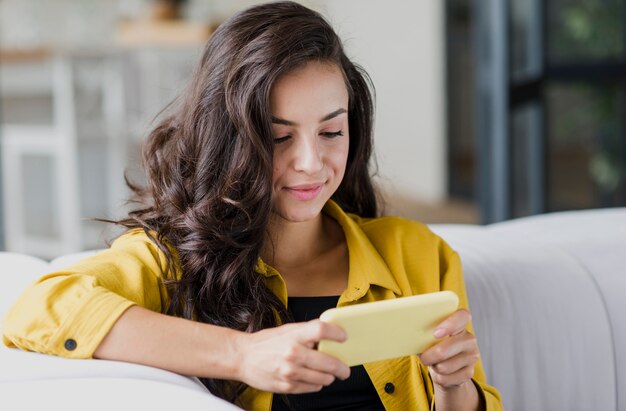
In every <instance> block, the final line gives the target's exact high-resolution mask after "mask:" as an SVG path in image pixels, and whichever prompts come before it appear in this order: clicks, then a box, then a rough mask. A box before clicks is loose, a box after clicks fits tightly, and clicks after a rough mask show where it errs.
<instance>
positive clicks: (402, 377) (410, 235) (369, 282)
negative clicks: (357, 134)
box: [3, 201, 502, 410]
mask: <svg viewBox="0 0 626 411" xmlns="http://www.w3.org/2000/svg"><path fill="white" fill-rule="evenodd" d="M324 212H325V213H326V214H327V215H329V216H331V217H333V218H334V219H335V220H337V221H338V222H339V224H340V225H341V227H342V228H343V231H344V234H345V237H346V241H347V245H348V251H349V267H350V268H349V276H348V287H347V289H346V290H345V291H344V292H343V294H342V295H341V297H340V298H339V302H338V306H345V305H351V304H358V303H363V302H368V301H377V300H386V299H391V298H398V297H402V296H409V295H415V294H423V293H429V292H435V291H441V290H451V291H454V292H455V293H456V294H457V295H458V296H459V299H460V306H461V307H463V308H467V307H468V304H467V297H466V293H465V285H464V282H463V275H462V271H461V263H460V260H459V257H458V255H457V254H456V253H455V252H454V251H453V250H452V249H451V248H450V247H449V246H448V245H447V244H446V243H445V242H444V241H443V240H441V239H440V238H439V237H437V236H436V235H435V234H433V233H432V232H431V231H430V230H428V228H427V227H426V226H424V225H423V224H420V223H417V222H413V221H408V220H404V219H401V218H398V217H381V218H373V219H367V218H360V217H358V216H355V215H351V214H346V213H345V212H343V210H341V208H340V207H339V206H338V205H337V204H335V203H334V202H332V201H329V202H328V204H327V205H326V207H325V208H324ZM176 268H177V267H176ZM257 270H258V271H259V274H260V275H263V276H265V277H266V281H267V285H268V287H269V288H270V289H271V290H272V291H273V292H274V293H275V294H276V295H277V296H278V297H279V298H280V299H281V300H282V301H283V302H284V303H285V304H286V303H287V289H286V286H285V283H284V281H283V279H282V277H281V276H280V274H279V273H278V272H277V271H276V270H274V269H273V268H272V267H270V266H269V265H267V264H265V263H263V261H261V260H259V265H258V267H257ZM167 272H168V266H167V261H166V259H165V256H164V254H163V253H162V252H161V251H160V250H159V249H158V247H156V246H155V245H154V244H153V243H152V242H151V241H150V240H149V239H148V238H147V236H146V235H145V234H144V233H143V232H142V231H140V230H135V231H130V232H128V233H126V234H124V235H122V236H121V237H119V238H118V239H117V240H116V241H115V242H114V243H113V244H112V246H111V247H110V248H109V249H107V250H104V251H102V252H100V253H98V254H96V255H95V256H93V257H90V258H88V259H85V260H83V261H81V262H79V263H77V264H75V265H73V266H71V267H69V268H67V269H65V270H63V271H59V272H56V273H52V274H48V275H46V276H44V277H42V278H41V279H39V280H38V281H37V282H35V283H34V284H33V285H31V286H30V287H28V288H27V289H26V290H25V292H24V293H23V295H22V296H21V297H20V299H19V300H18V301H17V303H16V304H15V305H14V306H13V307H12V308H11V310H9V312H8V313H7V315H6V317H5V319H4V330H3V332H4V335H3V342H4V344H6V345H7V346H9V347H19V348H21V349H24V350H30V351H37V352H41V353H46V354H53V355H59V356H63V357H71V358H92V356H93V353H94V351H95V350H96V348H97V347H98V346H99V344H100V342H101V341H102V339H103V338H104V337H105V336H106V334H107V333H108V331H109V330H110V329H111V327H112V326H113V324H114V323H115V322H116V321H117V319H118V318H119V316H120V315H121V314H122V313H123V312H124V311H125V310H126V309H127V308H129V307H130V306H132V305H134V304H138V305H141V306H143V307H145V308H148V309H151V310H153V311H157V312H165V311H166V309H167V306H168V304H169V296H168V292H167V289H166V287H165V286H164V284H163V278H164V276H165V273H167ZM468 330H469V331H470V332H472V329H471V325H470V326H469V327H468ZM68 342H69V343H68ZM365 370H366V371H367V373H368V375H369V376H370V378H371V380H372V382H373V384H374V386H375V387H376V390H377V392H378V394H379V396H380V398H381V400H382V402H383V404H384V406H385V409H388V410H417V409H423V410H428V409H429V408H430V403H431V401H432V399H433V385H432V382H431V380H430V376H429V373H428V368H427V367H425V366H424V365H423V364H421V363H420V361H419V359H418V358H417V356H415V355H413V356H408V357H402V358H397V359H392V360H387V361H379V362H374V363H369V364H365ZM473 380H474V383H475V385H476V386H477V387H478V390H479V393H480V395H481V396H482V397H483V398H484V400H485V403H486V404H487V410H501V409H502V403H501V400H500V395H499V393H498V391H497V390H496V389H494V388H493V387H490V386H489V385H487V384H486V381H485V375H484V371H483V367H482V364H481V362H480V361H479V362H478V363H477V364H476V367H475V374H474V379H473ZM388 383H392V384H393V385H394V387H395V389H394V390H393V392H392V393H387V392H386V391H385V385H386V384H388ZM271 403H272V394H271V393H268V392H262V391H259V390H256V389H254V388H248V389H247V390H246V391H245V392H244V393H243V394H242V396H241V398H240V399H239V401H238V405H240V406H242V407H244V408H245V409H254V410H270V409H271Z"/></svg>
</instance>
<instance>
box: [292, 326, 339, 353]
mask: <svg viewBox="0 0 626 411" xmlns="http://www.w3.org/2000/svg"><path fill="white" fill-rule="evenodd" d="M302 325H303V326H302V327H299V328H298V331H297V333H298V334H297V335H298V341H299V342H300V343H301V344H304V345H306V346H307V347H310V348H312V347H313V346H314V345H315V344H317V343H318V342H319V341H320V340H331V341H338V342H344V341H345V340H346V339H347V338H348V336H347V334H346V332H345V331H344V330H343V329H342V328H341V327H339V326H338V325H335V324H330V323H326V322H323V321H320V320H312V321H309V322H306V323H303V324H302Z"/></svg>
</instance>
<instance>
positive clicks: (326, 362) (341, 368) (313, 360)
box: [304, 350, 350, 380]
mask: <svg viewBox="0 0 626 411" xmlns="http://www.w3.org/2000/svg"><path fill="white" fill-rule="evenodd" d="M304 365H305V366H306V367H307V368H309V369H312V370H316V371H319V372H323V373H326V374H331V375H333V376H335V377H337V378H339V379H340V380H346V379H348V377H350V367H348V366H347V365H346V364H344V363H343V362H341V361H340V360H338V359H337V358H335V357H333V356H331V355H328V354H324V353H321V352H319V351H316V350H309V351H308V352H307V354H306V358H305V364H304Z"/></svg>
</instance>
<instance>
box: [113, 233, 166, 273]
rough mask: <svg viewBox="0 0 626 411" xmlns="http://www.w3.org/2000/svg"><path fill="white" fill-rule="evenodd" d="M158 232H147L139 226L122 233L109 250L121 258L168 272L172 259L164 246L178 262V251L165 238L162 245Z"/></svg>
mask: <svg viewBox="0 0 626 411" xmlns="http://www.w3.org/2000/svg"><path fill="white" fill-rule="evenodd" d="M158 243H159V241H158V240H157V233H156V232H150V233H146V232H145V231H144V230H143V229H140V228H137V229H132V230H129V231H127V232H125V233H123V234H122V235H120V236H119V237H118V238H117V239H115V241H113V243H112V244H111V247H110V249H109V251H110V252H111V253H114V254H115V255H117V256H118V257H119V258H120V259H123V260H126V261H128V263H131V262H133V261H134V262H138V263H142V264H145V265H149V266H154V267H153V268H155V269H157V270H158V271H160V272H163V273H165V272H168V267H169V265H170V260H169V259H168V256H167V254H166V253H165V252H164V251H163V249H162V247H166V249H167V250H168V251H169V254H170V255H171V257H172V259H173V260H172V261H173V262H175V263H177V261H178V253H177V252H176V249H175V248H174V246H173V245H171V244H170V243H168V242H167V241H165V240H163V242H162V247H161V246H159V245H158Z"/></svg>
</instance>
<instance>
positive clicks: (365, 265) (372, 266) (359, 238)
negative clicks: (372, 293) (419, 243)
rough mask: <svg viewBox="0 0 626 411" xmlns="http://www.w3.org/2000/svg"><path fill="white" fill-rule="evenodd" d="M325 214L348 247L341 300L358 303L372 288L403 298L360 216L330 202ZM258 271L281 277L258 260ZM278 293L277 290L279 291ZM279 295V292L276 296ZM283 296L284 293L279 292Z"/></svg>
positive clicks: (267, 275) (266, 274)
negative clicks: (331, 219) (347, 265)
mask: <svg viewBox="0 0 626 411" xmlns="http://www.w3.org/2000/svg"><path fill="white" fill-rule="evenodd" d="M323 212H324V213H326V214H327V215H328V216H329V217H331V218H333V219H335V220H336V221H337V222H338V223H339V225H340V226H341V228H342V229H343V232H344V235H345V237H346V243H347V245H348V254H349V267H350V269H349V273H348V287H347V289H346V290H345V291H344V293H343V295H342V298H344V297H345V299H346V300H347V301H356V300H358V299H360V298H361V297H363V296H364V295H365V294H366V293H367V292H368V291H369V289H370V287H371V286H372V285H376V286H379V287H383V288H386V289H388V290H390V291H392V292H393V293H394V294H396V295H401V294H402V292H401V291H400V287H399V286H398V283H397V282H396V280H395V278H394V276H393V275H392V273H391V271H390V270H389V267H388V266H387V264H386V263H385V261H384V260H383V258H382V257H381V255H380V253H379V252H378V250H376V248H375V247H374V245H373V244H372V243H371V242H370V240H369V238H368V237H367V235H366V234H365V232H364V231H363V229H362V228H361V226H360V224H359V222H357V221H356V219H359V217H357V216H353V215H351V214H347V213H346V212H344V211H343V210H342V209H341V207H339V205H338V204H337V203H335V202H334V201H332V200H329V201H328V202H327V203H326V205H325V206H324V209H323ZM256 271H257V272H258V273H259V274H262V275H264V276H265V277H268V278H270V277H274V276H280V274H279V273H278V271H276V270H275V269H274V268H273V267H271V266H269V265H268V264H265V262H263V260H261V258H259V260H258V263H257V267H256ZM276 291H278V290H274V292H276ZM277 294H278V293H277ZM280 294H282V293H280Z"/></svg>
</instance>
